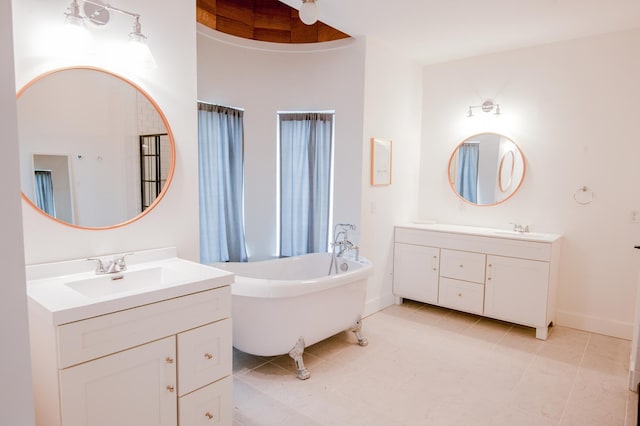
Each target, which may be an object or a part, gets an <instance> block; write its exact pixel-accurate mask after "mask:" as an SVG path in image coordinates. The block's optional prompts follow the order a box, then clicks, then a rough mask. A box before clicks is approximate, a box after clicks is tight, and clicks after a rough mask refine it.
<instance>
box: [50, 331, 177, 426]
mask: <svg viewBox="0 0 640 426" xmlns="http://www.w3.org/2000/svg"><path fill="white" fill-rule="evenodd" d="M175 358H176V344H175V337H167V338H165V339H162V340H158V341H155V342H152V343H148V344H146V345H142V346H138V347H136V348H132V349H129V350H126V351H123V352H119V353H116V354H113V355H109V356H106V357H104V358H99V359H96V360H93V361H90V362H86V363H84V364H79V365H76V366H74V367H70V368H67V369H64V370H61V371H60V399H61V401H60V404H61V410H62V424H63V425H64V426H115V425H117V426H169V425H172V426H175V425H176V422H177V420H178V418H177V399H176V392H175V389H176V363H175Z"/></svg>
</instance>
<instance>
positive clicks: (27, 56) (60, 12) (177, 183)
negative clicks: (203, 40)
mask: <svg viewBox="0 0 640 426" xmlns="http://www.w3.org/2000/svg"><path fill="white" fill-rule="evenodd" d="M67 6H68V2H62V3H60V2H42V1H39V0H20V1H14V4H13V8H14V11H13V12H14V13H13V15H14V21H15V22H18V23H19V25H15V31H14V38H15V51H16V53H15V65H16V87H18V88H20V87H22V86H23V85H25V84H26V83H27V82H29V81H30V80H31V79H33V78H34V77H36V76H37V75H39V74H40V73H43V72H46V71H49V70H51V69H55V68H59V67H63V66H71V65H90V66H97V67H101V68H104V69H107V70H109V71H112V72H115V73H117V74H120V75H122V76H124V77H126V78H128V79H130V80H132V81H133V82H134V83H136V84H138V85H139V86H140V87H142V89H144V90H145V91H146V92H147V93H149V95H150V96H151V97H152V98H154V99H155V101H156V102H157V103H158V105H159V106H160V108H161V109H162V110H163V112H164V114H165V115H166V117H167V120H168V122H169V124H170V126H171V130H172V131H173V135H174V137H175V143H176V156H177V158H176V168H175V174H174V177H173V181H172V183H171V187H170V188H169V191H168V192H167V194H166V196H165V198H164V199H163V200H162V202H161V203H160V204H159V205H158V206H157V207H156V208H155V209H154V210H153V211H151V212H150V213H149V214H148V215H146V216H144V217H143V218H142V219H140V220H138V221H137V222H134V223H132V224H130V225H128V226H126V227H121V228H116V229H112V230H101V231H87V230H78V229H74V228H70V227H67V226H64V225H61V224H58V223H55V222H53V221H51V220H49V219H48V218H46V217H44V216H43V215H41V214H40V213H38V212H36V211H35V210H34V209H32V208H30V207H29V206H28V205H26V204H25V203H23V221H24V239H25V257H26V262H27V263H28V264H32V263H40V262H49V261H56V260H62V259H72V258H79V257H86V256H89V255H100V254H106V253H114V252H125V251H136V250H143V249H149V248H155V247H165V246H176V247H177V248H178V253H179V255H180V256H182V257H185V258H188V259H192V260H197V259H198V258H199V240H198V209H197V205H198V175H197V121H196V120H197V117H196V112H195V111H196V100H197V97H196V51H195V49H196V41H195V26H196V20H195V1H189V2H184V1H180V0H160V1H151V0H130V1H128V2H127V4H126V5H118V6H119V7H123V8H125V9H127V10H130V11H132V12H136V13H139V14H140V15H141V23H142V32H143V33H145V34H146V35H147V37H148V41H149V46H150V48H151V50H152V52H153V55H154V56H155V60H156V62H157V64H158V68H157V69H155V70H147V71H146V72H139V71H135V70H132V69H130V68H128V66H127V65H126V64H123V63H119V62H117V61H116V60H114V56H113V55H112V54H111V51H112V49H113V45H114V43H116V42H120V41H126V39H127V35H128V33H129V32H131V26H132V23H133V21H132V19H131V18H130V17H128V16H126V15H121V14H117V13H115V14H112V16H111V22H110V23H109V24H108V25H107V26H106V27H104V28H98V29H95V28H94V29H93V31H92V33H93V35H94V43H93V44H92V46H94V47H95V48H94V51H93V53H90V54H88V55H85V56H82V57H78V56H61V54H60V52H59V51H58V50H59V49H58V46H57V45H55V44H52V43H51V42H52V41H53V40H55V36H56V34H58V33H59V31H60V29H61V27H62V24H63V22H64V12H65V10H66V7H67Z"/></svg>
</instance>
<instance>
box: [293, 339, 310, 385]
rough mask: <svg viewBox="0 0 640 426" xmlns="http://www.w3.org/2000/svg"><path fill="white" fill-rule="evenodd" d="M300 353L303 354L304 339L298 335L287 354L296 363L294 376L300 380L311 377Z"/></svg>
mask: <svg viewBox="0 0 640 426" xmlns="http://www.w3.org/2000/svg"><path fill="white" fill-rule="evenodd" d="M302 354H304V339H303V338H302V337H300V338H299V339H298V341H297V342H296V345H295V346H294V347H293V349H291V351H290V352H289V356H290V357H291V358H293V361H294V362H295V363H296V377H297V378H298V379H300V380H307V379H308V378H309V377H311V373H309V370H307V368H306V367H305V366H304V361H302Z"/></svg>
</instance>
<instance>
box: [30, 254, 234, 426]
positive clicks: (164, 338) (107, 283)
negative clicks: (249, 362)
mask: <svg viewBox="0 0 640 426" xmlns="http://www.w3.org/2000/svg"><path fill="white" fill-rule="evenodd" d="M87 268H93V263H91V262H87V260H85V259H80V260H73V261H68V262H58V263H51V264H44V265H33V266H28V267H27V280H28V283H27V289H28V294H29V322H30V334H31V348H32V349H31V350H32V369H33V377H34V395H35V402H36V419H37V424H38V425H43V426H44V425H46V426H56V425H58V426H60V425H64V426H88V425H94V426H97V425H105V426H106V425H136V426H144V425H148V426H165V425H172V426H175V425H214V424H215V425H230V424H231V423H232V376H231V360H232V352H231V351H232V349H231V347H232V346H231V319H230V313H231V309H230V308H231V306H230V305H231V294H230V284H231V283H232V281H233V275H232V274H230V273H228V272H225V271H221V270H218V269H215V268H211V267H208V266H205V265H200V264H198V263H194V262H189V261H186V260H183V259H179V258H177V256H176V251H175V249H174V248H167V249H159V250H150V251H146V252H139V253H135V254H133V255H131V256H128V257H127V269H126V271H125V272H122V273H121V274H107V275H96V274H95V272H94V271H93V270H87Z"/></svg>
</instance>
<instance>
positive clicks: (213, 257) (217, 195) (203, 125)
mask: <svg viewBox="0 0 640 426" xmlns="http://www.w3.org/2000/svg"><path fill="white" fill-rule="evenodd" d="M242 117H243V111H241V110H238V109H234V108H228V107H223V106H218V105H209V104H205V103H202V102H198V166H199V172H198V175H199V181H200V190H199V198H200V261H201V262H202V263H211V262H227V261H232V262H246V261H247V249H246V244H245V237H244V201H243V200H244V174H243V167H244V165H243V162H244V153H243V150H244V128H243V120H242Z"/></svg>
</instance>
